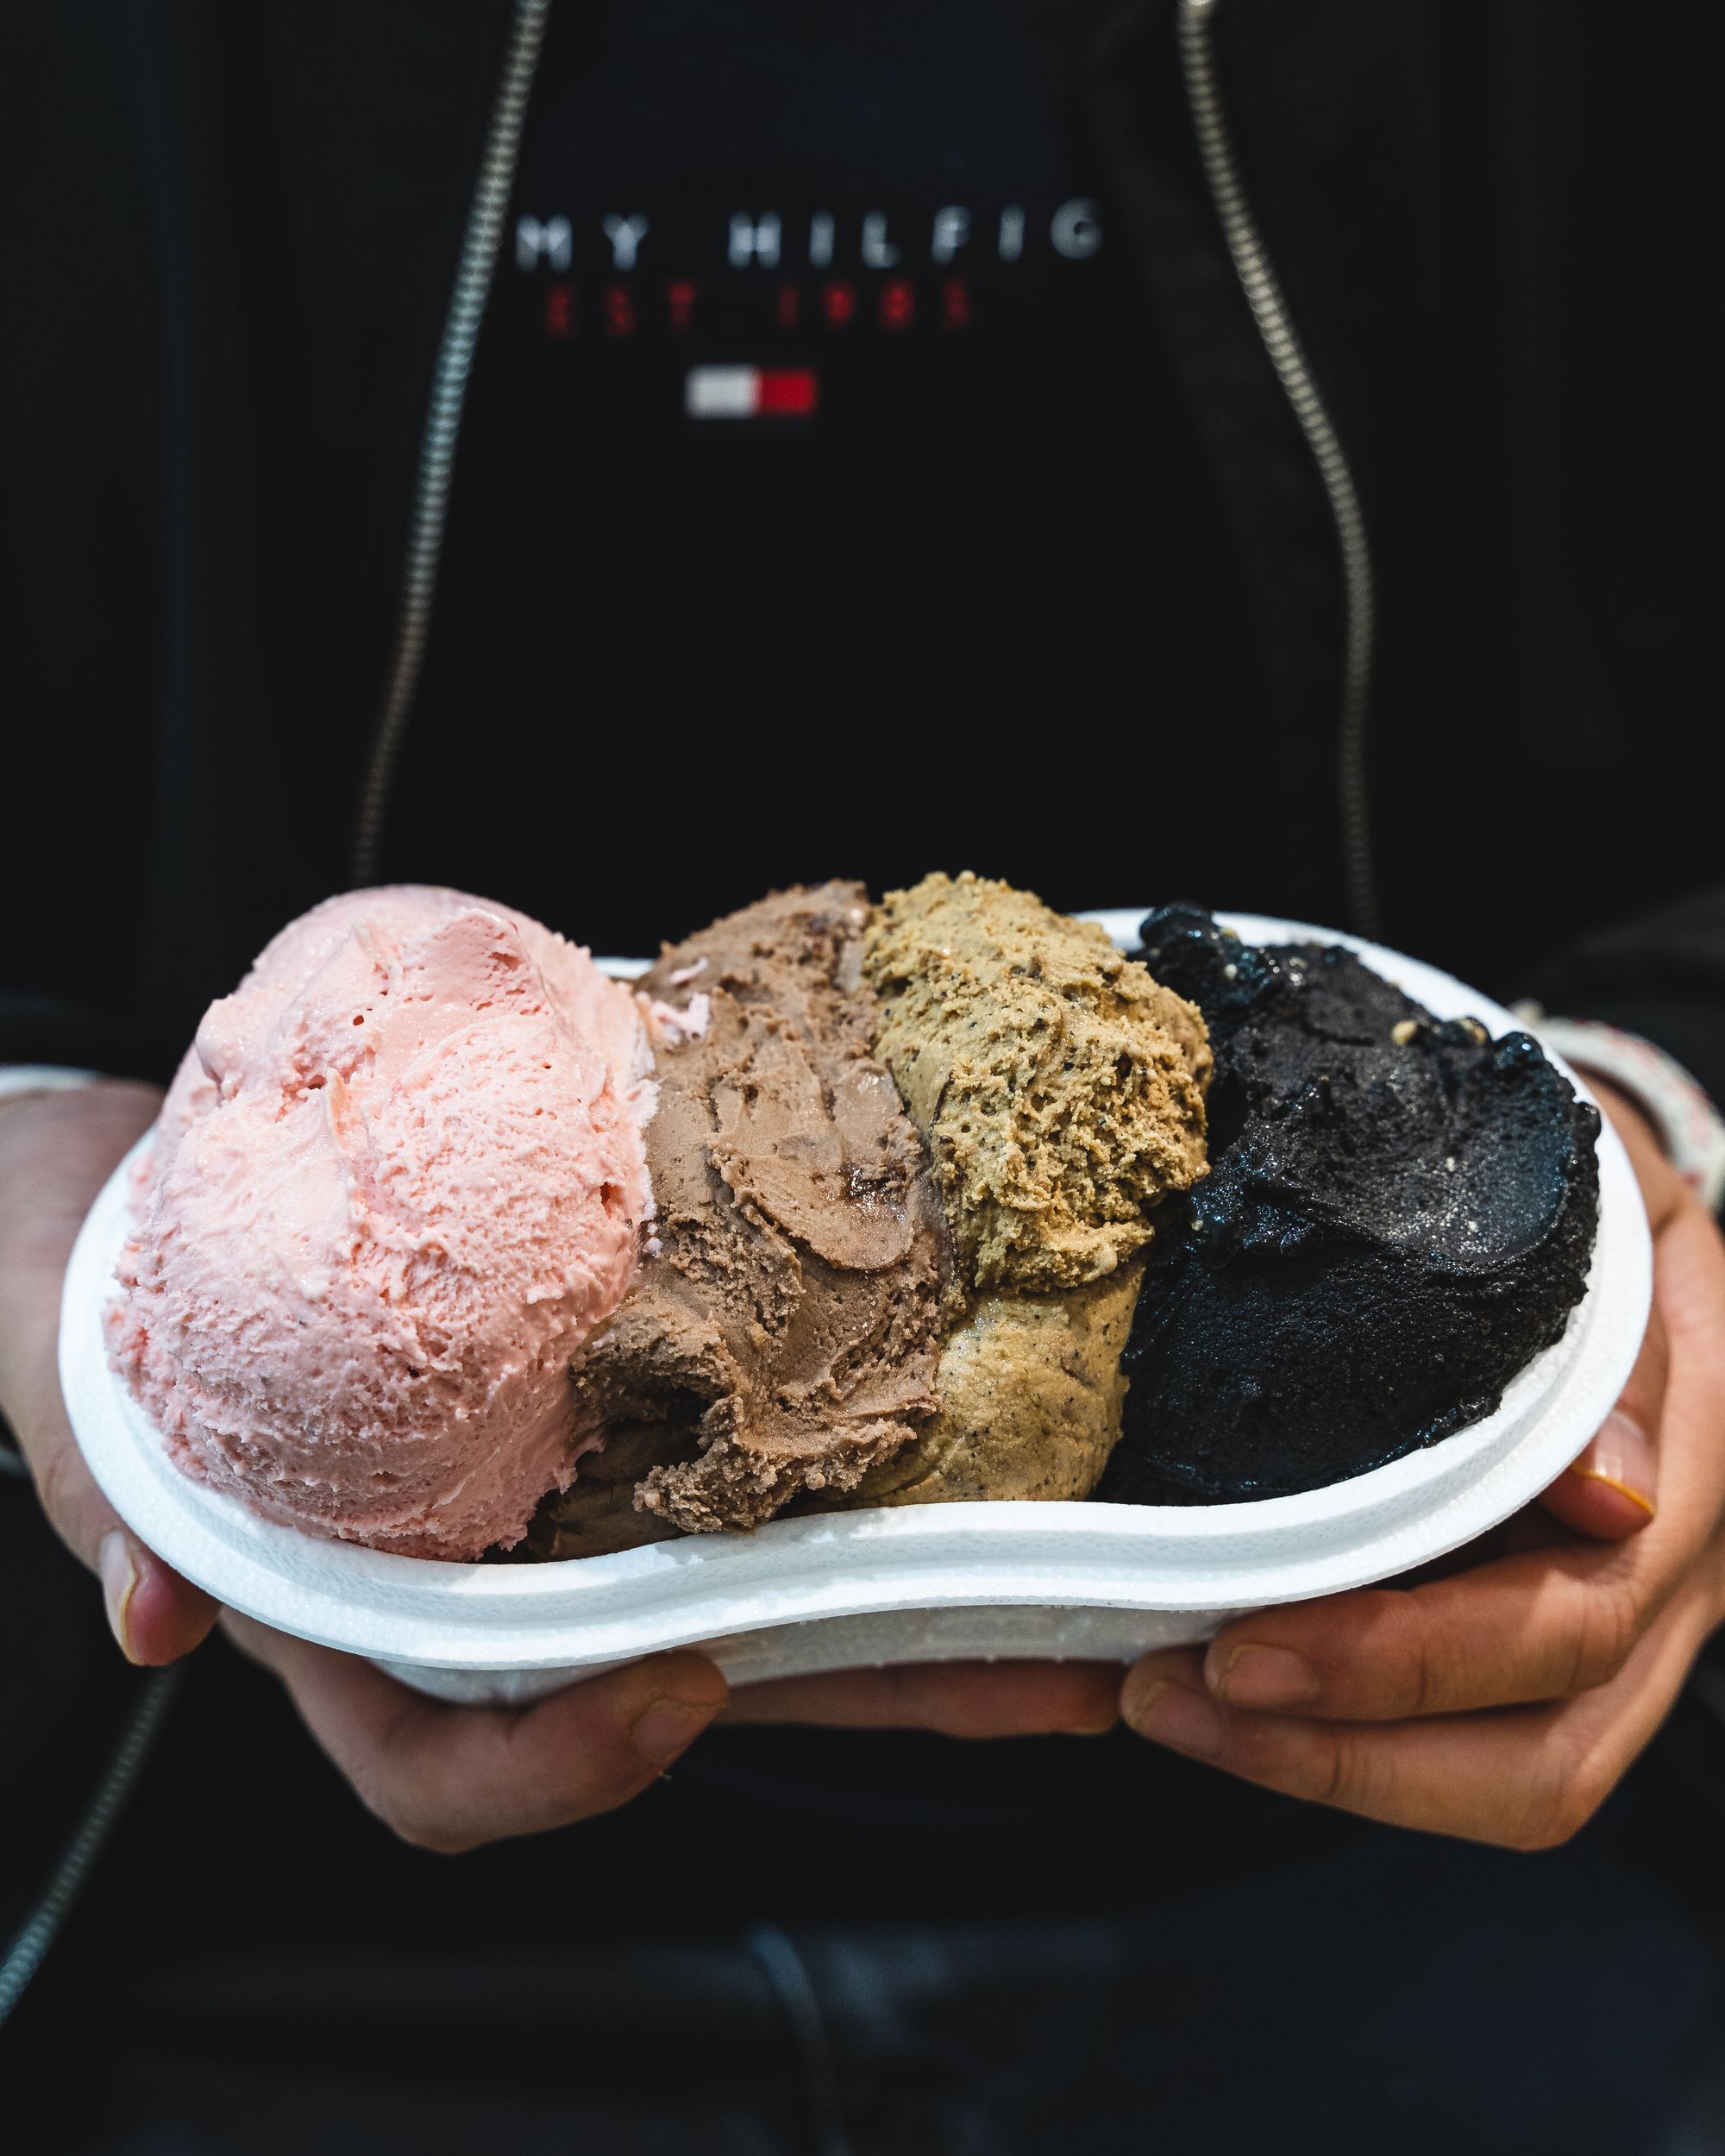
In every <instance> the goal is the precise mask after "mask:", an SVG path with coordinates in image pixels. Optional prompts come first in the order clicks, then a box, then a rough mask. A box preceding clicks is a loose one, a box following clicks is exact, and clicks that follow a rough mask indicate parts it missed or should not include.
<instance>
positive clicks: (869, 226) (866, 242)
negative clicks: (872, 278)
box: [862, 210, 899, 269]
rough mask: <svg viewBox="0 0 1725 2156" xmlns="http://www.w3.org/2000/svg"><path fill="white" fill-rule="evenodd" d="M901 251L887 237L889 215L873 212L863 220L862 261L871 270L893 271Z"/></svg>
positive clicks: (883, 211)
mask: <svg viewBox="0 0 1725 2156" xmlns="http://www.w3.org/2000/svg"><path fill="white" fill-rule="evenodd" d="M898 259H899V250H898V249H897V248H895V247H894V245H893V243H892V241H890V240H889V239H888V237H887V213H886V211H885V210H870V211H869V214H868V216H866V217H864V218H863V220H862V260H863V261H864V263H865V264H866V265H867V266H868V267H869V268H870V269H891V268H892V267H893V266H894V264H895V263H896V262H897V260H898Z"/></svg>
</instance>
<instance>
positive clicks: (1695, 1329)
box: [1120, 1086, 1725, 1849]
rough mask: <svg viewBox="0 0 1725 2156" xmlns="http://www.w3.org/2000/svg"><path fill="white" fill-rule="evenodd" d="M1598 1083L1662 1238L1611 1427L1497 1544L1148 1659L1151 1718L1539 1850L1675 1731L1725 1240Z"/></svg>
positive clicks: (1717, 1426) (1435, 1827)
mask: <svg viewBox="0 0 1725 2156" xmlns="http://www.w3.org/2000/svg"><path fill="white" fill-rule="evenodd" d="M1596 1091H1597V1092H1598V1094H1600V1097H1601V1099H1602V1100H1603V1103H1604V1106H1605V1108H1606V1112H1608V1113H1609V1115H1610V1117H1611V1119H1612V1121H1613V1123H1614V1124H1615V1125H1616V1127H1617V1130H1618V1132H1619V1134H1620V1135H1621V1136H1622V1138H1623V1141H1624V1144H1626V1146H1627V1147H1628V1151H1629V1156H1630V1158H1631V1160H1632V1162H1633V1163H1634V1169H1635V1173H1636V1177H1637V1180H1638V1181H1639V1182H1640V1188H1641V1194H1642V1197H1643V1199H1644V1200H1645V1201H1646V1204H1647V1217H1648V1221H1649V1225H1650V1226H1651V1228H1652V1231H1653V1317H1652V1319H1651V1321H1650V1323H1649V1326H1648V1330H1647V1338H1646V1341H1645V1342H1644V1344H1643V1347H1642V1350H1641V1354H1640V1359H1639V1360H1638V1361H1637V1363H1636V1365H1635V1369H1634V1373H1633V1375H1632V1376H1631V1377H1630V1380H1629V1382H1628V1385H1627V1386H1626V1388H1624V1392H1623V1395H1622V1400H1621V1401H1620V1402H1619V1406H1618V1408H1617V1409H1616V1410H1615V1412H1614V1413H1613V1414H1612V1415H1611V1416H1610V1417H1609V1418H1608V1420H1607V1422H1606V1424H1605V1426H1604V1427H1603V1430H1602V1431H1601V1432H1600V1435H1599V1437H1598V1438H1596V1439H1595V1441H1594V1443H1593V1445H1590V1447H1589V1449H1588V1451H1587V1453H1585V1454H1584V1456H1583V1457H1582V1459H1581V1460H1580V1461H1578V1463H1577V1465H1576V1467H1575V1468H1574V1469H1572V1470H1570V1471H1569V1472H1568V1473H1567V1474H1565V1476H1560V1477H1559V1481H1558V1482H1556V1483H1555V1484H1553V1487H1552V1489H1549V1490H1547V1491H1546V1494H1545V1496H1544V1498H1543V1499H1542V1501H1541V1506H1540V1507H1537V1508H1529V1510H1528V1511H1527V1512H1526V1513H1524V1514H1520V1515H1518V1517H1517V1519H1516V1520H1515V1521H1513V1522H1512V1523H1511V1524H1510V1527H1509V1531H1508V1533H1507V1535H1506V1536H1505V1538H1504V1542H1503V1553H1502V1554H1500V1555H1496V1556H1495V1557H1492V1558H1490V1560H1489V1561H1487V1562H1484V1563H1481V1564H1477V1565H1475V1566H1474V1567H1473V1568H1471V1570H1465V1571H1462V1572H1459V1573H1456V1574H1452V1575H1451V1576H1448V1577H1446V1578H1443V1579H1440V1580H1433V1581H1429V1582H1427V1583H1424V1584H1421V1585H1417V1586H1414V1587H1410V1588H1405V1589H1396V1588H1374V1589H1361V1590H1359V1591H1358V1592H1356V1593H1352V1594H1347V1595H1333V1596H1330V1597H1328V1598H1327V1599H1325V1600H1323V1601H1311V1602H1300V1603H1295V1604H1292V1605H1290V1606H1289V1607H1287V1608H1282V1609H1276V1610H1263V1611H1257V1612H1254V1613H1252V1614H1251V1615H1249V1616H1246V1617H1243V1618H1240V1619H1239V1620H1236V1621H1235V1622H1234V1623H1233V1624H1231V1625H1229V1626H1226V1627H1225V1629H1224V1630H1223V1631H1222V1632H1221V1633H1220V1634H1219V1635H1218V1637H1217V1638H1216V1639H1214V1640H1213V1641H1212V1642H1211V1643H1210V1645H1209V1647H1208V1651H1201V1650H1197V1649H1181V1650H1175V1651H1167V1652H1163V1653H1159V1654H1153V1655H1150V1656H1147V1657H1145V1659H1144V1660H1143V1661H1141V1662H1139V1663H1138V1664H1135V1665H1134V1667H1133V1668H1132V1670H1130V1671H1129V1672H1128V1673H1127V1676H1126V1682H1125V1685H1124V1687H1123V1689H1122V1694H1121V1702H1120V1704H1121V1713H1122V1714H1123V1715H1124V1716H1125V1718H1126V1720H1127V1721H1128V1722H1129V1723H1130V1724H1131V1725H1132V1727H1134V1728H1136V1729H1138V1731H1139V1733H1141V1734H1143V1735H1145V1736H1147V1737H1151V1738H1152V1739H1155V1740H1156V1741H1157V1742H1159V1743H1162V1744H1165V1745H1168V1746H1169V1747H1170V1749H1172V1750H1174V1751H1176V1752H1183V1753H1185V1754H1186V1755H1187V1756H1189V1757H1190V1758H1200V1759H1205V1760H1208V1761H1210V1762H1211V1763H1212V1764H1214V1765H1216V1766H1219V1767H1220V1768H1222V1769H1224V1770H1225V1771H1227V1772H1230V1773H1233V1774H1237V1775H1239V1776H1241V1777H1243V1778H1244V1779H1245V1780H1246V1781H1249V1782H1256V1783H1262V1784H1264V1786H1265V1787H1267V1788H1270V1789H1279V1790H1282V1791H1283V1792H1284V1793H1285V1794H1286V1795H1288V1796H1299V1797H1305V1798H1307V1799H1309V1800H1310V1801H1312V1802H1317V1803H1321V1804H1332V1805H1335V1806H1337V1807H1339V1808H1341V1809H1342V1810H1345V1811H1351V1812H1357V1813H1359V1814H1363V1815H1364V1817H1366V1818H1370V1819H1378V1820H1383V1821H1389V1822H1391V1823H1392V1824H1396V1825H1399V1826H1404V1827H1421V1828H1425V1829H1427V1830H1429V1831H1433V1832H1436V1833H1451V1834H1457V1835H1461V1836H1464V1837H1466V1838H1468V1839H1474V1840H1480V1841H1488V1842H1496V1843H1501V1844H1502V1845H1504V1846H1509V1847H1512V1848H1520V1849H1539V1848H1546V1847H1550V1846H1553V1845H1554V1844H1556V1843H1558V1842H1560V1841H1563V1840H1565V1839H1567V1838H1568V1837H1569V1836H1570V1835H1571V1834H1572V1833H1575V1832H1576V1831H1577V1830H1578V1828H1579V1827H1581V1826H1583V1825H1584V1823H1585V1821H1587V1820H1588V1819H1589V1818H1590V1817H1591V1815H1592V1814H1593V1813H1594V1811H1595V1810H1596V1808H1598V1806H1599V1805H1600V1804H1601V1803H1602V1802H1603V1801H1604V1799H1605V1797H1606V1796H1608V1795H1609V1793H1610V1791H1611V1790H1612V1789H1614V1788H1615V1785H1616V1783H1617V1782H1618V1780H1619V1779H1620V1778H1621V1777H1622V1775H1623V1773H1624V1772H1625V1771H1626V1770H1627V1769H1628V1766H1629V1764H1630V1763H1631V1761H1632V1760H1634V1758H1635V1757H1636V1755H1637V1754H1638V1753H1639V1752H1640V1750H1641V1748H1642V1747H1643V1745H1646V1744H1647V1741H1648V1739H1650V1738H1651V1737H1652V1736H1653V1733H1654V1731H1655V1730H1656V1729H1657V1728H1658V1727H1659V1723H1660V1721H1661V1720H1663V1719H1664V1717H1665V1713H1666V1711H1667V1709H1668V1708H1670V1706H1671V1705H1672V1702H1673V1701H1674V1700H1675V1698H1676V1696H1677V1695H1678V1691H1679V1690H1680V1689H1681V1688H1682V1685H1683V1683H1684V1679H1685V1678H1686V1677H1687V1676H1688V1673H1689V1670H1690V1667H1691V1664H1692V1663H1693V1661H1694V1659H1695V1657H1696V1655H1697V1653H1698V1652H1699V1651H1700V1649H1701V1646H1702V1645H1703V1642H1704V1641H1705V1639H1707V1637H1708V1635H1709V1633H1711V1632H1712V1631H1713V1630H1714V1628H1715V1627H1716V1626H1717V1625H1718V1624H1719V1623H1720V1622H1721V1620H1722V1618H1725V1524H1722V1523H1725V1244H1722V1241H1721V1238H1720V1233H1719V1230H1718V1227H1717V1225H1716V1223H1715V1222H1714V1221H1713V1220H1712V1219H1710V1218H1709V1215H1708V1214H1707V1213H1705V1212H1703V1209H1702V1206H1701V1205H1700V1203H1699V1202H1698V1200H1697V1199H1695V1198H1694V1197H1693V1196H1692V1195H1691V1193H1690V1192H1689V1191H1688V1190H1687V1189H1686V1188H1684V1184H1683V1183H1682V1182H1681V1181H1679V1179H1678V1176H1677V1175H1676V1174H1675V1172H1674V1171H1673V1170H1672V1168H1671V1166H1670V1164H1669V1163H1667V1162H1666V1161H1665V1157H1664V1156H1663V1155H1662V1154H1661V1152H1660V1151H1659V1146H1658V1144H1657V1142H1656V1140H1655V1139H1654V1138H1653V1133H1652V1131H1651V1130H1650V1129H1649V1128H1648V1127H1647V1124H1646V1122H1645V1121H1644V1119H1642V1117H1641V1116H1640V1112H1639V1111H1638V1110H1636V1109H1635V1108H1634V1106H1633V1105H1632V1104H1630V1103H1629V1102H1628V1101H1627V1100H1624V1099H1623V1098H1622V1096H1621V1095H1617V1094H1614V1093H1613V1092H1612V1090H1611V1089H1610V1088H1609V1087H1604V1086H1596ZM1560 1523H1562V1524H1560Z"/></svg>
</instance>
